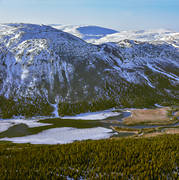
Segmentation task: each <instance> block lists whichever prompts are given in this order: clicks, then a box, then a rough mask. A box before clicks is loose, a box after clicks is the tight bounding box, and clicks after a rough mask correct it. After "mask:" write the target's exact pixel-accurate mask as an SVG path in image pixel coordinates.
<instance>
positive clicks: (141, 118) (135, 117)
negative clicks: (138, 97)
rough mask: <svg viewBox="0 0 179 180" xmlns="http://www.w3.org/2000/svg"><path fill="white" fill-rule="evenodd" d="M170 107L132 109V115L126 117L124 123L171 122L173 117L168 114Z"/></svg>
mask: <svg viewBox="0 0 179 180" xmlns="http://www.w3.org/2000/svg"><path fill="white" fill-rule="evenodd" d="M170 110H171V108H170V107H163V108H157V109H135V110H130V112H131V116H129V117H127V118H124V119H123V123H124V124H126V125H134V124H142V123H144V124H170V123H172V118H171V117H169V116H168V111H170Z"/></svg>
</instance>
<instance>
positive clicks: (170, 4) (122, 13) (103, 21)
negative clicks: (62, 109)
mask: <svg viewBox="0 0 179 180" xmlns="http://www.w3.org/2000/svg"><path fill="white" fill-rule="evenodd" d="M15 22H17V23H19V22H24V23H35V24H65V25H68V24H71V25H98V26H103V27H108V28H113V29H116V30H142V29H159V28H164V29H171V30H176V31H179V0H0V23H15Z"/></svg>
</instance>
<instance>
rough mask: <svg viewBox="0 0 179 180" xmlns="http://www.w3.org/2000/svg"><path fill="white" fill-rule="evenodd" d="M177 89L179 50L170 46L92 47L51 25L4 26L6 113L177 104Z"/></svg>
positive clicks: (125, 43) (1, 78)
mask: <svg viewBox="0 0 179 180" xmlns="http://www.w3.org/2000/svg"><path fill="white" fill-rule="evenodd" d="M178 87H179V48H178V47H176V46H174V45H171V44H169V43H167V42H163V41H162V42H161V41H150V42H140V41H133V40H121V41H119V42H117V43H104V44H100V45H93V44H90V43H87V42H85V41H84V40H82V39H80V38H78V37H75V36H73V35H71V34H69V33H66V32H63V31H61V30H57V29H55V28H52V27H50V26H44V25H33V24H1V25H0V95H1V96H0V98H1V99H0V100H1V103H0V111H1V113H2V114H3V113H5V112H6V111H7V109H8V112H7V114H11V115H20V114H21V115H26V114H27V111H30V115H44V114H45V115H46V114H48V113H49V114H50V113H52V111H53V108H52V107H55V106H58V105H59V112H60V113H61V114H70V113H76V112H82V111H95V110H100V109H107V108H111V107H114V106H120V107H126V106H128V107H129V106H130V107H135V106H143V107H144V106H145V107H146V106H148V105H154V104H155V103H166V102H167V103H173V102H175V101H177V100H178V98H179V88H178ZM7 106H8V108H7ZM16 107H17V108H16ZM34 107H35V109H34Z"/></svg>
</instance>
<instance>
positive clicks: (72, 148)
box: [0, 135, 179, 180]
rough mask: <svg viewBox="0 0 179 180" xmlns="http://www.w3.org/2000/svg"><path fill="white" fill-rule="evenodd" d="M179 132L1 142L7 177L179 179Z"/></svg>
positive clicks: (0, 168) (0, 170) (0, 160)
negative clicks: (40, 142)
mask: <svg viewBox="0 0 179 180" xmlns="http://www.w3.org/2000/svg"><path fill="white" fill-rule="evenodd" d="M178 141H179V135H163V136H159V137H155V138H139V139H133V138H128V139H126V138H124V139H108V140H99V141H83V142H75V143H72V144H67V145H53V146H49V145H30V144H25V145H17V144H9V143H0V177H1V179H2V180H4V179H14V180H16V179H18V180H21V179H22V180H24V179H44V180H45V179H48V180H49V179H67V178H74V179H178V177H179V169H178V167H179V143H177V142H178Z"/></svg>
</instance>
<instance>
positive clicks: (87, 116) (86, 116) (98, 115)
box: [61, 110, 121, 120]
mask: <svg viewBox="0 0 179 180" xmlns="http://www.w3.org/2000/svg"><path fill="white" fill-rule="evenodd" d="M120 114H121V113H119V112H112V111H110V110H106V111H99V112H90V113H81V114H78V115H76V116H64V117H61V119H81V120H103V119H107V118H108V117H115V116H119V115H120Z"/></svg>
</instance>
